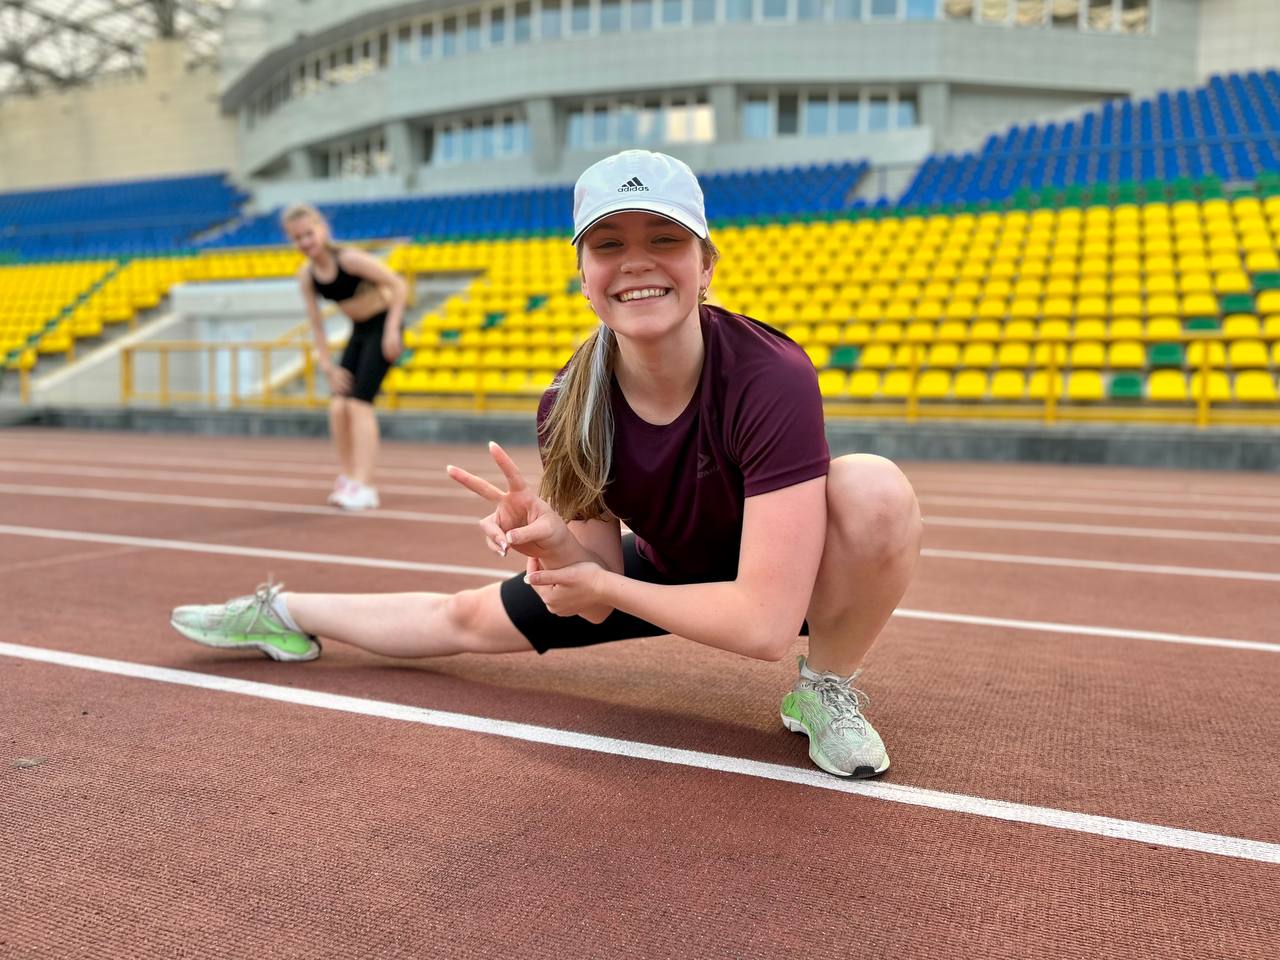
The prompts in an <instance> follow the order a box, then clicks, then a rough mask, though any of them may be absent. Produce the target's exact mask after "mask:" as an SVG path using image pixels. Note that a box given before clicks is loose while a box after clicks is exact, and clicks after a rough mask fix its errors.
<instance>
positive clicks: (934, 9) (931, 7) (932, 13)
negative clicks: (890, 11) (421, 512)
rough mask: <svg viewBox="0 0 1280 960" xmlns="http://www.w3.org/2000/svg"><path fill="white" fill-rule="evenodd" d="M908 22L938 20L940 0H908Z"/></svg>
mask: <svg viewBox="0 0 1280 960" xmlns="http://www.w3.org/2000/svg"><path fill="white" fill-rule="evenodd" d="M906 14H907V19H908V20H936V19H937V18H938V0H907V10H906Z"/></svg>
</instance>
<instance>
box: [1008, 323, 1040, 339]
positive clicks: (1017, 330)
mask: <svg viewBox="0 0 1280 960" xmlns="http://www.w3.org/2000/svg"><path fill="white" fill-rule="evenodd" d="M1000 336H1001V339H1004V340H1034V339H1035V337H1036V325H1035V324H1034V323H1033V322H1032V321H1030V320H1010V321H1009V322H1008V323H1006V324H1005V325H1004V329H1003V330H1002V331H1001V334H1000Z"/></svg>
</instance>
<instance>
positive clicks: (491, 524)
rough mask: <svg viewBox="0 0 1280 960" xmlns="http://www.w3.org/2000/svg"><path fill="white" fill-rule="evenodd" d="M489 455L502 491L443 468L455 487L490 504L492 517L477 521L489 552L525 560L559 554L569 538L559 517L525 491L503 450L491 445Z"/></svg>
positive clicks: (457, 469)
mask: <svg viewBox="0 0 1280 960" xmlns="http://www.w3.org/2000/svg"><path fill="white" fill-rule="evenodd" d="M489 455H490V456H491V457H493V462H494V463H496V464H497V465H498V468H499V469H500V470H501V471H502V474H503V476H505V477H506V479H507V489H506V491H503V490H501V489H499V488H498V487H496V486H494V485H493V484H492V483H490V482H489V481H488V480H483V479H481V478H480V477H477V476H476V475H475V474H472V473H468V472H467V471H466V470H463V469H462V468H461V467H455V466H453V465H452V464H451V465H449V466H448V467H446V468H445V472H446V473H448V474H449V476H450V477H452V478H453V479H454V480H456V481H457V482H458V483H460V484H462V485H463V486H464V487H466V488H467V489H468V490H470V491H471V492H472V493H475V494H478V495H479V496H481V497H484V498H485V499H486V500H488V501H489V502H490V503H492V504H494V511H493V513H491V514H489V515H488V516H487V517H485V518H484V519H483V520H481V521H480V529H481V530H482V531H484V536H485V543H486V544H487V545H488V547H489V549H490V550H492V551H493V552H494V553H496V554H498V555H499V556H502V557H505V556H506V555H507V549H508V548H509V547H515V549H516V550H517V551H518V552H520V553H523V554H524V555H525V556H526V557H534V558H537V559H542V558H544V557H547V556H551V555H553V554H554V553H555V552H556V551H557V550H562V549H563V548H564V546H565V543H566V538H568V537H570V536H572V534H570V532H569V528H568V526H566V525H565V522H564V521H563V520H562V519H561V518H560V516H559V514H557V513H556V512H555V511H554V510H552V509H551V505H550V504H548V503H547V502H546V501H545V500H543V499H541V498H540V497H539V496H538V495H537V494H536V493H534V492H533V491H532V490H531V489H530V488H529V485H528V484H527V483H526V482H525V479H524V477H523V476H522V475H521V473H520V468H519V467H517V466H516V465H515V462H514V461H513V460H512V459H511V458H510V457H509V456H507V452H506V451H505V450H503V449H502V448H501V447H500V446H498V445H497V444H496V443H492V442H491V443H490V444H489Z"/></svg>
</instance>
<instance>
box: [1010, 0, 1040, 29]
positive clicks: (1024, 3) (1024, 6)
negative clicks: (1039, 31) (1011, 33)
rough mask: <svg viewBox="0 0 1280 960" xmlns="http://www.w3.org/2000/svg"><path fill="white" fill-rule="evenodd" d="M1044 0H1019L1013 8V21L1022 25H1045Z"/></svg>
mask: <svg viewBox="0 0 1280 960" xmlns="http://www.w3.org/2000/svg"><path fill="white" fill-rule="evenodd" d="M1044 14H1045V4H1044V0H1017V2H1016V4H1015V6H1014V10H1013V22H1014V23H1016V24H1017V25H1018V26H1020V27H1041V26H1044Z"/></svg>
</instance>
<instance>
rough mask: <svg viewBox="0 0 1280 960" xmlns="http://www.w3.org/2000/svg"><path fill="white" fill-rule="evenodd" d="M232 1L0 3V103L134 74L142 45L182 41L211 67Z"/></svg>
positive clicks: (195, 60) (193, 60)
mask: <svg viewBox="0 0 1280 960" xmlns="http://www.w3.org/2000/svg"><path fill="white" fill-rule="evenodd" d="M235 2H236V0H0V99H2V98H4V97H6V96H10V95H12V94H15V93H36V92H38V91H41V90H47V89H64V88H66V87H72V86H77V85H80V84H85V83H91V82H92V81H93V80H94V79H96V78H97V77H99V76H102V75H103V74H109V73H122V72H129V71H136V70H141V69H142V67H143V51H144V49H145V48H146V45H147V43H148V42H149V41H151V40H153V39H155V38H157V37H164V38H169V39H182V40H185V41H186V43H187V52H188V63H189V64H192V65H195V64H200V63H208V62H212V61H213V60H214V58H215V57H216V55H217V48H218V38H219V31H220V28H221V26H222V20H223V17H224V16H225V14H226V12H227V10H228V9H230V8H231V7H232V6H233V5H234V4H235Z"/></svg>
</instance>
